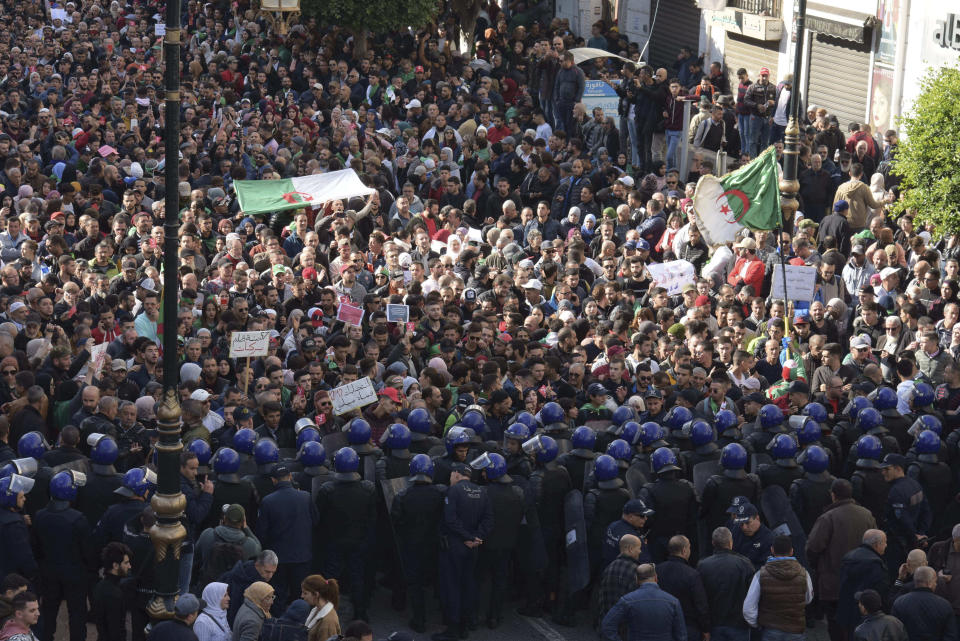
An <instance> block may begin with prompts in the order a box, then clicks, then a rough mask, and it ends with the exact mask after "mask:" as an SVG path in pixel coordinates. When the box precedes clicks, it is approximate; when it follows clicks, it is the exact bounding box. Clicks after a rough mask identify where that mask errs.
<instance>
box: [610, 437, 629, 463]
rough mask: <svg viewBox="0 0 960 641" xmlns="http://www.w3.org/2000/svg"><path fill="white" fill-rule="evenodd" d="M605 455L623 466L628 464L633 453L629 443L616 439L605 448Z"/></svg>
mask: <svg viewBox="0 0 960 641" xmlns="http://www.w3.org/2000/svg"><path fill="white" fill-rule="evenodd" d="M607 454H609V455H610V456H612V457H613V458H615V459H617V460H618V461H622V462H623V463H624V464H629V462H630V458H631V456H632V455H633V451H632V448H631V447H630V444H629V443H627V442H626V441H625V440H623V439H622V438H618V439H615V440H613V441H611V443H610V445H608V446H607Z"/></svg>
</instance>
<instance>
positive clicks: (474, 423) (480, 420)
mask: <svg viewBox="0 0 960 641" xmlns="http://www.w3.org/2000/svg"><path fill="white" fill-rule="evenodd" d="M459 422H460V425H462V426H463V427H466V428H469V429H471V430H473V431H474V433H475V434H483V433H484V432H486V431H487V419H486V418H485V417H484V415H483V412H481V411H480V410H478V409H470V410H467V411H466V412H464V414H463V416H462V417H460V421H459Z"/></svg>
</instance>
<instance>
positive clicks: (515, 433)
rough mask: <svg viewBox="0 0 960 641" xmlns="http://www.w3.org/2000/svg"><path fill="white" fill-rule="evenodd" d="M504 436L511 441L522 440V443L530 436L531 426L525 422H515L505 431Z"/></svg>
mask: <svg viewBox="0 0 960 641" xmlns="http://www.w3.org/2000/svg"><path fill="white" fill-rule="evenodd" d="M503 438H504V439H505V440H509V441H520V442H521V443H522V442H524V441H526V440H527V439H528V438H530V427H529V426H528V425H526V424H525V423H520V422H517V423H514V424H513V425H511V426H510V427H508V428H507V429H506V430H504V432H503Z"/></svg>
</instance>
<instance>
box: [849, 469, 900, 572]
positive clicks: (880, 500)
mask: <svg viewBox="0 0 960 641" xmlns="http://www.w3.org/2000/svg"><path fill="white" fill-rule="evenodd" d="M850 484H851V485H852V486H853V499H854V500H855V501H856V502H857V503H859V504H860V505H862V506H863V507H865V508H867V509H868V510H870V514H872V515H873V518H874V520H876V522H877V527H883V522H884V517H885V516H886V505H887V494H888V493H889V492H890V486H889V485H887V482H886V481H885V480H884V479H883V474H881V473H880V470H879V469H877V468H872V467H865V466H863V465H857V466H856V469H855V470H854V472H853V474H852V475H851V476H850ZM897 567H899V566H897Z"/></svg>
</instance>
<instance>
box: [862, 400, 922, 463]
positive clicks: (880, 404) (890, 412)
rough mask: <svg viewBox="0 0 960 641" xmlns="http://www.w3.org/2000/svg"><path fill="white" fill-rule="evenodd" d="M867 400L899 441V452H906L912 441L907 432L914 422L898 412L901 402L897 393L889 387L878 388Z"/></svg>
mask: <svg viewBox="0 0 960 641" xmlns="http://www.w3.org/2000/svg"><path fill="white" fill-rule="evenodd" d="M867 398H869V399H870V401H871V402H872V403H873V407H874V409H876V410H877V411H878V412H880V416H882V417H883V425H884V426H885V427H886V428H887V430H888V431H889V432H890V434H891V435H892V436H893V438H895V439H896V440H897V445H898V450H897V451H898V452H906V451H907V449H908V448H909V447H910V443H911V440H912V439H911V437H910V434H909V433H908V432H907V430H908V429H910V425H911V424H912V423H913V420H912V419H909V418H907V417H906V416H904V415H903V414H901V413H900V412H899V411H897V403H898V401H899V399H898V398H897V393H896V392H895V391H894V390H893V389H891V388H889V387H878V388H877V389H875V390H874V391H873V392H872V393H871V394H870V395H869V396H868V397H867Z"/></svg>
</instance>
